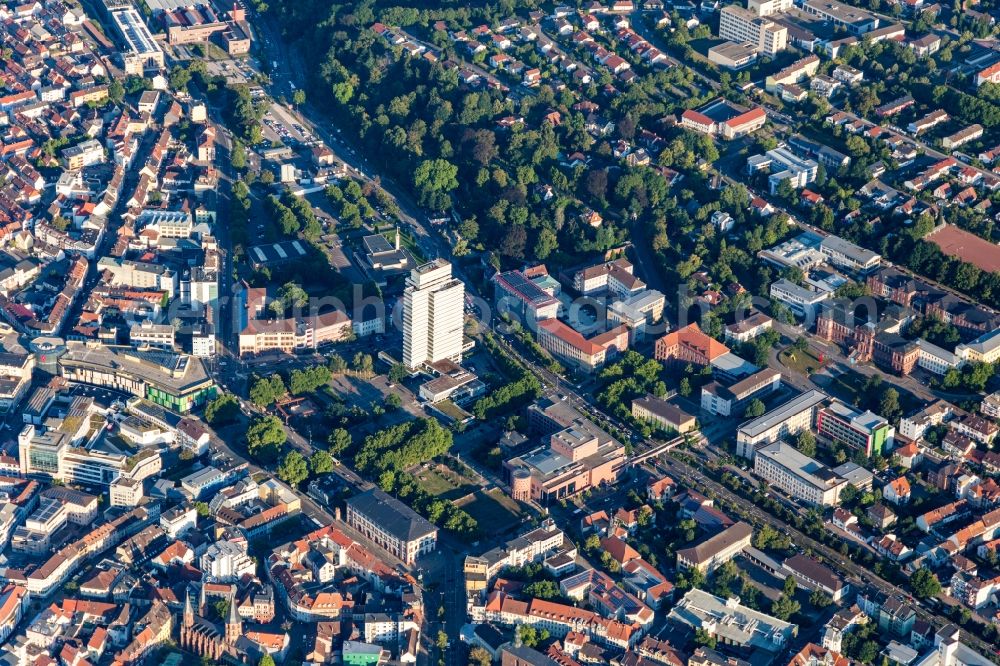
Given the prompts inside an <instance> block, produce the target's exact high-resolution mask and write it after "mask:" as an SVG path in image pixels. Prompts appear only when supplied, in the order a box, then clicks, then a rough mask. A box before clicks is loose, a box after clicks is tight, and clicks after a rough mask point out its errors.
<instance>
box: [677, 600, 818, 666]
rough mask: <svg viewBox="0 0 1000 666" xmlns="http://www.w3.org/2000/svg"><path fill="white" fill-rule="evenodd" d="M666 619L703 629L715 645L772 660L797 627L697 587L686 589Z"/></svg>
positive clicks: (794, 634) (737, 601) (782, 648)
mask: <svg viewBox="0 0 1000 666" xmlns="http://www.w3.org/2000/svg"><path fill="white" fill-rule="evenodd" d="M667 619H668V620H670V621H672V622H676V623H679V624H681V625H685V626H687V627H690V628H691V629H692V630H697V629H703V630H705V631H706V632H708V633H709V635H711V636H714V637H715V638H716V639H717V640H718V641H719V643H722V644H725V645H731V646H733V647H735V648H739V649H743V650H746V651H747V652H756V651H762V652H765V653H768V654H769V655H771V656H772V658H773V656H774V655H776V654H778V653H780V652H782V651H783V650H784V649H785V647H786V646H787V645H788V644H789V643H790V642H791V639H792V638H794V637H795V636H796V635H797V633H798V626H797V625H794V624H792V623H791V622H785V621H783V620H779V619H777V618H775V617H771V616H770V615H765V614H764V613H761V612H759V611H755V610H753V609H752V608H748V607H746V606H742V605H740V603H739V599H736V598H730V599H722V598H720V597H716V596H714V595H712V594H709V593H708V592H704V591H702V590H699V589H697V588H695V589H692V590H688V592H687V594H685V595H684V598H683V599H681V601H680V602H679V603H678V604H677V605H676V606H674V608H673V609H671V611H670V614H669V615H668V616H667ZM751 661H753V660H751Z"/></svg>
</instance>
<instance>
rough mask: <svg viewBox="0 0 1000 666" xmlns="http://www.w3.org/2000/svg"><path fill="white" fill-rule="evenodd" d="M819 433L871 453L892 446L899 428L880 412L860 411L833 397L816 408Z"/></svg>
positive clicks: (871, 454)
mask: <svg viewBox="0 0 1000 666" xmlns="http://www.w3.org/2000/svg"><path fill="white" fill-rule="evenodd" d="M816 433H817V434H818V435H819V436H820V437H823V438H825V439H827V440H829V441H830V442H842V443H844V444H846V445H847V446H849V447H850V448H852V449H854V450H856V451H858V450H860V451H864V454H865V455H866V456H869V457H870V456H873V455H883V454H885V453H888V451H889V450H891V448H892V440H893V437H894V436H895V434H896V429H895V428H894V427H892V426H891V425H889V422H888V421H886V420H885V419H884V418H882V417H881V416H879V415H878V414H875V413H873V412H871V411H864V412H860V411H858V410H856V409H854V408H853V407H850V406H849V405H847V404H845V403H843V402H841V401H840V400H836V399H834V400H832V401H831V402H830V404H829V405H827V406H826V407H823V408H821V409H820V410H819V411H818V412H817V414H816Z"/></svg>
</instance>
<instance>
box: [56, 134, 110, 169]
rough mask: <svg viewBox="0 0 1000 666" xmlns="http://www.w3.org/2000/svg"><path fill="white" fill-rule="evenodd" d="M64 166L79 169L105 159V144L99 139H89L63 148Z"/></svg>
mask: <svg viewBox="0 0 1000 666" xmlns="http://www.w3.org/2000/svg"><path fill="white" fill-rule="evenodd" d="M61 156H62V163H63V166H64V167H65V168H66V169H68V170H71V171H72V170H77V169H82V168H84V167H88V166H91V165H93V164H99V163H101V162H103V161H104V146H102V145H101V142H100V141H98V140H97V139H88V140H86V141H82V142H80V143H78V144H76V145H75V146H70V147H68V148H63V150H62V153H61Z"/></svg>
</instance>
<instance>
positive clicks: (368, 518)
mask: <svg viewBox="0 0 1000 666" xmlns="http://www.w3.org/2000/svg"><path fill="white" fill-rule="evenodd" d="M449 269H450V267H449ZM449 274H450V270H449ZM346 504H347V516H346V521H347V524H348V525H350V526H351V527H353V528H354V529H356V530H358V531H359V532H360V533H361V534H362V535H364V536H365V537H367V538H369V539H371V540H372V541H374V542H375V543H376V544H378V545H379V546H381V547H383V548H385V549H386V550H387V551H389V552H390V553H392V555H394V556H395V557H398V558H399V559H400V560H401V561H402V562H403V563H404V564H407V565H412V564H414V563H415V562H416V561H417V558H418V557H420V556H422V555H426V554H428V553H431V552H433V551H434V549H435V548H436V547H437V528H436V527H434V525H432V524H431V523H430V522H428V521H427V520H426V519H425V518H423V517H422V516H420V515H419V514H418V513H417V512H416V511H414V510H413V509H411V508H410V507H408V506H407V505H405V504H403V503H402V502H400V501H399V500H397V499H396V498H394V497H392V496H390V495H388V494H386V493H384V492H382V491H381V490H378V489H372V490H367V491H365V492H363V493H358V494H357V495H355V496H354V497H351V498H350V499H348V500H347V502H346Z"/></svg>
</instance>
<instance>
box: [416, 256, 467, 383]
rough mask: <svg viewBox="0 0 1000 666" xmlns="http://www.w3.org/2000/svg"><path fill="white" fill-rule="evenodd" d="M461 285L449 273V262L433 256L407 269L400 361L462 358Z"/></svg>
mask: <svg viewBox="0 0 1000 666" xmlns="http://www.w3.org/2000/svg"><path fill="white" fill-rule="evenodd" d="M464 300H465V285H464V284H462V282H461V281H459V280H457V279H455V278H454V277H452V275H451V264H450V263H449V262H447V261H445V260H444V259H435V260H434V261H430V262H427V263H426V264H423V265H420V266H417V267H416V268H414V269H413V270H412V271H410V276H409V277H408V278H407V279H406V289H405V291H404V292H403V364H404V365H405V366H406V367H407V368H408V369H410V370H413V369H415V368H418V367H419V366H420V365H421V364H423V363H434V362H435V361H440V360H443V359H450V360H453V361H459V360H461V357H462V340H463V329H464V326H463V325H464V310H463V308H464Z"/></svg>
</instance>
